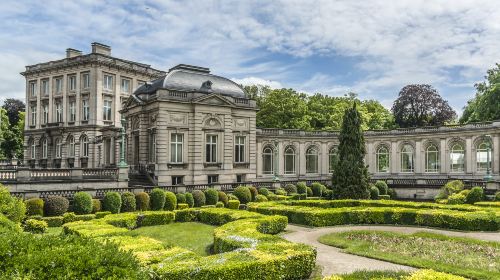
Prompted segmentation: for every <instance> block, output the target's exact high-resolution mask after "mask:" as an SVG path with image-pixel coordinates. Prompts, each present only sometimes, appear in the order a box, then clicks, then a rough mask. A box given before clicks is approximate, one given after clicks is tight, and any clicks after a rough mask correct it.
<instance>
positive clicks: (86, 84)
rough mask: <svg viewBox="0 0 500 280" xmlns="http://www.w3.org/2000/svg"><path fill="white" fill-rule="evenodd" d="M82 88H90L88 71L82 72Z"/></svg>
mask: <svg viewBox="0 0 500 280" xmlns="http://www.w3.org/2000/svg"><path fill="white" fill-rule="evenodd" d="M82 88H83V89H88V88H90V73H83V74H82Z"/></svg>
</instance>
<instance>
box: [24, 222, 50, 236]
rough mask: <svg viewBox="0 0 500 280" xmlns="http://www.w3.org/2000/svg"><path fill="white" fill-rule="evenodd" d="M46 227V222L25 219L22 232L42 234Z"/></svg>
mask: <svg viewBox="0 0 500 280" xmlns="http://www.w3.org/2000/svg"><path fill="white" fill-rule="evenodd" d="M47 227H48V226H47V222H45V221H39V220H35V219H27V220H26V221H24V224H23V230H24V231H26V232H31V233H44V232H45V231H46V230H47Z"/></svg>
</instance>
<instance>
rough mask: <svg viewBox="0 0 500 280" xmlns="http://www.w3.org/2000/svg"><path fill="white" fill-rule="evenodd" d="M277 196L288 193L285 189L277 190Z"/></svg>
mask: <svg viewBox="0 0 500 280" xmlns="http://www.w3.org/2000/svg"><path fill="white" fill-rule="evenodd" d="M274 193H275V194H276V195H286V191H285V189H283V188H277V189H276V191H274Z"/></svg>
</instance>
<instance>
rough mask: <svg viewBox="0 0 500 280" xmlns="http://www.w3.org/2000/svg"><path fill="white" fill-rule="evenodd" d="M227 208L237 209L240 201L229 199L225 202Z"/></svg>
mask: <svg viewBox="0 0 500 280" xmlns="http://www.w3.org/2000/svg"><path fill="white" fill-rule="evenodd" d="M227 208H229V209H235V210H238V209H239V208H240V201H239V200H229V201H228V202H227Z"/></svg>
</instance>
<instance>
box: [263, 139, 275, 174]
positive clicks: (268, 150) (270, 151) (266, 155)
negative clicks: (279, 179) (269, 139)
mask: <svg viewBox="0 0 500 280" xmlns="http://www.w3.org/2000/svg"><path fill="white" fill-rule="evenodd" d="M266 161H269V162H268V163H269V164H270V165H269V166H270V167H271V169H268V170H266V165H267V164H266ZM262 174H265V175H270V174H274V148H273V147H272V146H270V145H267V146H265V147H264V149H263V150H262Z"/></svg>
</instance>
